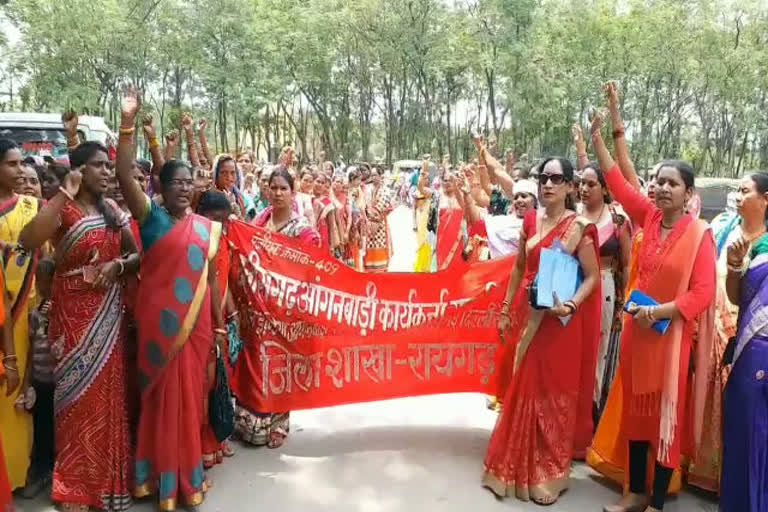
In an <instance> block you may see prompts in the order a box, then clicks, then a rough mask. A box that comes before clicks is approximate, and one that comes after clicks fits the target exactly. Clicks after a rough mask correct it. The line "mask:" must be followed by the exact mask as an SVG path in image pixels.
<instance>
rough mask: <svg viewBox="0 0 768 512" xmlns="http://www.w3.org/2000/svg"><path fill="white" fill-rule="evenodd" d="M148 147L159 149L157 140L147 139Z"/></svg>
mask: <svg viewBox="0 0 768 512" xmlns="http://www.w3.org/2000/svg"><path fill="white" fill-rule="evenodd" d="M149 147H150V148H157V147H160V141H158V140H157V137H152V138H151V139H149Z"/></svg>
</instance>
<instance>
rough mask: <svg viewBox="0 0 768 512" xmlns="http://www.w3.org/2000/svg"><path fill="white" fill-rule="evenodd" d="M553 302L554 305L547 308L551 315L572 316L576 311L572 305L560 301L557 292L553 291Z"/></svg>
mask: <svg viewBox="0 0 768 512" xmlns="http://www.w3.org/2000/svg"><path fill="white" fill-rule="evenodd" d="M552 302H553V304H554V306H552V307H551V308H549V309H548V310H547V311H548V312H549V314H550V315H554V316H559V317H564V316H570V315H572V314H573V313H574V310H573V308H572V307H570V306H568V305H566V304H563V303H562V302H560V298H559V297H558V296H557V293H555V292H552Z"/></svg>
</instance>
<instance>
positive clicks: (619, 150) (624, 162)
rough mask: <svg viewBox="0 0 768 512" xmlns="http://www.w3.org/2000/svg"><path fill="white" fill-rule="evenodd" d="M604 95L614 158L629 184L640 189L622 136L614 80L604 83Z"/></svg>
mask: <svg viewBox="0 0 768 512" xmlns="http://www.w3.org/2000/svg"><path fill="white" fill-rule="evenodd" d="M604 89H605V96H606V100H607V103H608V111H609V112H610V114H611V124H612V125H613V143H614V146H615V147H616V159H617V160H618V161H619V167H620V168H621V174H623V175H624V179H626V180H627V181H628V182H629V184H630V185H632V186H633V187H635V188H636V189H637V190H640V188H641V187H640V180H639V179H638V178H637V173H636V172H635V164H633V163H632V159H631V158H630V157H629V148H628V147H627V139H626V138H625V137H624V121H623V120H622V119H621V114H620V113H619V93H618V91H617V89H616V82H608V83H607V84H605V87H604Z"/></svg>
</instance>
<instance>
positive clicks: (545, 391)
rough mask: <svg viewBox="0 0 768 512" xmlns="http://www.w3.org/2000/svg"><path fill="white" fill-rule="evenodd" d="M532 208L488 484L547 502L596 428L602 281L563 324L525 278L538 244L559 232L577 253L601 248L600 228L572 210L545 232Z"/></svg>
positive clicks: (534, 264)
mask: <svg viewBox="0 0 768 512" xmlns="http://www.w3.org/2000/svg"><path fill="white" fill-rule="evenodd" d="M536 229H537V228H536V212H531V213H529V214H528V215H527V216H526V218H525V221H524V224H523V230H524V232H525V233H526V235H527V237H526V238H527V244H526V247H525V250H526V251H527V252H526V255H527V259H526V269H525V275H524V278H523V281H522V283H521V284H520V287H519V288H518V291H517V294H516V295H515V299H514V302H513V304H512V308H511V309H510V311H512V312H513V317H512V324H511V332H510V334H509V335H508V336H507V340H508V341H509V343H510V345H509V347H508V349H507V355H506V356H505V361H504V368H503V370H504V372H503V373H502V375H501V377H502V378H504V377H505V376H506V378H507V379H509V380H508V381H507V382H504V381H502V382H500V387H501V388H502V389H506V391H505V394H504V395H502V396H504V407H503V409H502V412H501V416H500V417H499V420H498V422H497V423H496V428H495V429H494V431H493V434H492V435H491V440H490V443H489V446H488V453H487V455H486V458H485V465H484V476H483V485H485V486H486V487H488V488H490V489H491V490H492V491H493V492H494V493H495V494H497V495H499V496H507V495H509V494H514V495H515V496H517V497H518V498H519V499H521V500H524V501H528V500H529V499H533V500H534V501H544V502H550V501H554V500H556V499H557V497H558V496H559V495H560V493H562V492H563V491H564V490H565V489H566V488H567V487H568V479H569V475H570V467H571V459H572V458H573V456H574V452H575V451H576V450H579V449H585V448H586V444H587V443H588V442H589V438H590V437H591V435H592V390H593V378H594V371H595V364H596V360H595V357H596V351H597V345H598V342H599V339H600V305H601V304H600V296H601V295H600V287H599V284H598V286H597V287H596V289H595V290H594V291H593V292H592V294H591V295H590V296H589V298H588V299H587V300H585V301H584V303H583V304H581V306H580V307H579V310H578V311H577V312H576V314H574V315H573V317H572V318H571V319H570V322H568V324H567V325H566V326H563V324H562V323H561V322H560V320H559V319H558V318H557V317H554V316H551V315H549V314H548V313H546V312H545V311H541V310H534V309H533V308H531V307H530V305H529V304H528V290H527V285H528V284H529V283H530V282H531V281H532V279H533V277H534V276H535V275H536V273H537V272H538V267H539V256H540V254H541V249H542V248H544V247H549V246H550V245H551V244H552V243H553V242H554V240H555V239H556V238H559V239H560V240H561V241H563V243H564V245H565V247H566V248H567V249H568V250H569V251H570V252H571V253H572V254H573V253H575V252H576V250H577V248H578V247H579V246H580V244H588V245H589V246H591V247H593V248H594V250H595V254H596V255H597V250H598V247H597V231H596V229H595V227H594V226H593V225H591V224H588V223H587V221H586V220H584V219H582V218H579V217H577V216H576V215H572V216H570V217H568V218H566V219H564V220H562V221H561V222H560V223H559V224H558V225H557V226H556V227H555V228H554V229H552V231H550V232H549V233H548V234H547V235H546V236H545V237H544V238H543V239H540V237H539V236H538V234H537V233H536Z"/></svg>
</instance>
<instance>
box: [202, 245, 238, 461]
mask: <svg viewBox="0 0 768 512" xmlns="http://www.w3.org/2000/svg"><path fill="white" fill-rule="evenodd" d="M213 264H214V266H215V267H216V275H217V277H218V285H219V298H220V299H221V302H220V304H221V312H222V318H226V314H225V313H226V306H227V300H226V299H227V291H228V288H229V268H230V252H229V245H228V241H227V237H226V233H222V235H221V241H220V242H219V250H218V252H217V253H216V257H215V258H214V261H213ZM221 350H222V353H223V354H228V352H229V344H228V342H227V341H224V344H223V345H222V347H221ZM224 361H225V366H226V369H227V373H228V375H229V377H230V378H231V377H232V372H231V367H230V366H229V364H228V362H229V358H227V357H225V358H224ZM215 386H216V352H215V351H213V350H211V351H210V352H209V354H208V361H207V362H206V368H205V393H204V394H203V412H204V414H203V429H202V433H201V443H202V449H203V467H204V468H205V469H210V468H212V467H213V466H215V465H216V464H221V463H222V462H224V443H225V442H226V441H219V440H218V438H217V437H216V434H215V433H214V431H213V427H212V426H211V423H210V421H209V419H208V414H207V411H208V404H209V396H210V392H211V391H212V390H213V389H214V388H215Z"/></svg>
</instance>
